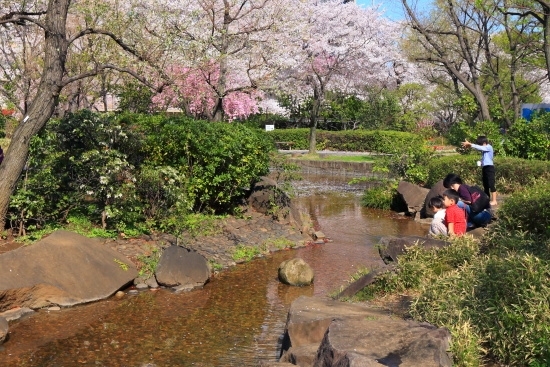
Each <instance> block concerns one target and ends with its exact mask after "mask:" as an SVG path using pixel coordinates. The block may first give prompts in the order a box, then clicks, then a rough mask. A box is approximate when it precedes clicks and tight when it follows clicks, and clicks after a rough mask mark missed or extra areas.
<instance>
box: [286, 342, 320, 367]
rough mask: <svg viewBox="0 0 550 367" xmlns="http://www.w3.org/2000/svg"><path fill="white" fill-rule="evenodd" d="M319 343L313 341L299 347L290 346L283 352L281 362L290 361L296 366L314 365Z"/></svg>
mask: <svg viewBox="0 0 550 367" xmlns="http://www.w3.org/2000/svg"><path fill="white" fill-rule="evenodd" d="M317 349H319V344H317V343H312V344H306V345H301V346H299V347H290V348H289V349H288V350H287V351H285V352H284V353H283V355H282V356H281V358H280V359H279V362H288V363H292V364H293V365H296V366H313V363H314V362H315V357H316V355H317Z"/></svg>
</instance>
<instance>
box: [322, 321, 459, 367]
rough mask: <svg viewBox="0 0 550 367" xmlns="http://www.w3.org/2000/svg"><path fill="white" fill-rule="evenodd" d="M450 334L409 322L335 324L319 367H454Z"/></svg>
mask: <svg viewBox="0 0 550 367" xmlns="http://www.w3.org/2000/svg"><path fill="white" fill-rule="evenodd" d="M450 339H451V336H450V332H449V331H448V330H446V329H441V328H437V327H435V326H432V325H429V324H426V323H418V322H414V321H407V320H399V319H393V320H387V319H383V320H376V319H362V320H350V319H344V320H335V321H333V322H332V323H331V324H330V326H329V328H328V330H327V332H326V334H325V337H324V339H323V341H322V342H321V345H320V347H319V350H318V351H317V357H316V359H315V362H314V363H313V366H315V367H325V366H326V367H329V366H339V367H352V366H380V367H382V366H400V367H418V366H422V367H447V366H448V367H451V366H452V360H451V358H450V356H449V354H448V350H449V343H450Z"/></svg>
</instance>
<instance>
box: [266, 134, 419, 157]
mask: <svg viewBox="0 0 550 367" xmlns="http://www.w3.org/2000/svg"><path fill="white" fill-rule="evenodd" d="M266 133H267V135H268V136H269V137H271V139H272V140H273V142H274V143H275V142H283V141H284V142H292V143H293V144H292V148H293V149H301V150H304V149H309V129H305V128H302V129H284V130H283V129H281V130H272V131H268V132H266ZM316 141H317V149H326V150H339V151H355V152H377V153H394V152H396V151H402V150H405V149H406V148H407V147H410V146H414V145H419V146H420V145H424V144H425V142H424V139H423V138H422V137H421V136H419V135H416V134H412V133H407V132H401V131H383V130H345V131H324V130H317V136H316Z"/></svg>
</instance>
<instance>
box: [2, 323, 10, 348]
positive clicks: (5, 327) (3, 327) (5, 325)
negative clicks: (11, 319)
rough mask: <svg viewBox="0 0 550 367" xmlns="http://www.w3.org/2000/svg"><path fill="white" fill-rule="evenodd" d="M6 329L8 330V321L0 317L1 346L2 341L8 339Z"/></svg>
mask: <svg viewBox="0 0 550 367" xmlns="http://www.w3.org/2000/svg"><path fill="white" fill-rule="evenodd" d="M8 329H9V325H8V320H6V319H5V318H3V317H0V345H2V343H4V341H5V340H6V338H7V337H8Z"/></svg>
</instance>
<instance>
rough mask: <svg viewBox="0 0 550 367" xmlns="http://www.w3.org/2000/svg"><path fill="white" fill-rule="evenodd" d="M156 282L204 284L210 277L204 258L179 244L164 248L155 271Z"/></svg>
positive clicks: (168, 284) (166, 284)
mask: <svg viewBox="0 0 550 367" xmlns="http://www.w3.org/2000/svg"><path fill="white" fill-rule="evenodd" d="M155 276H156V279H157V282H158V283H159V284H160V285H164V286H167V287H175V286H179V285H184V286H185V285H191V286H193V287H196V286H197V285H198V284H205V283H206V282H207V281H208V279H209V278H210V269H209V267H208V263H207V261H206V259H205V258H204V257H203V256H202V255H200V254H199V253H197V252H196V251H191V250H188V249H186V248H183V247H179V246H170V247H168V248H166V249H165V250H164V251H163V252H162V255H161V257H160V261H159V264H158V266H157V269H156V271H155Z"/></svg>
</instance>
